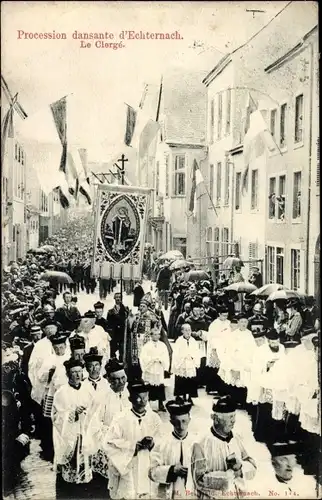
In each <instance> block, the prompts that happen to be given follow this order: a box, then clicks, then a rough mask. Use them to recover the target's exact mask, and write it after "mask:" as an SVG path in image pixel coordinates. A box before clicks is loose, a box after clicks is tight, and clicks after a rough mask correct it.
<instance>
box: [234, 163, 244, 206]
mask: <svg viewBox="0 0 322 500" xmlns="http://www.w3.org/2000/svg"><path fill="white" fill-rule="evenodd" d="M241 180H242V173H241V172H236V184H235V210H240V209H241Z"/></svg>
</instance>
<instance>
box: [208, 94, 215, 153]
mask: <svg viewBox="0 0 322 500" xmlns="http://www.w3.org/2000/svg"><path fill="white" fill-rule="evenodd" d="M214 133H215V101H214V99H211V101H210V137H209V139H210V142H211V143H213V142H214Z"/></svg>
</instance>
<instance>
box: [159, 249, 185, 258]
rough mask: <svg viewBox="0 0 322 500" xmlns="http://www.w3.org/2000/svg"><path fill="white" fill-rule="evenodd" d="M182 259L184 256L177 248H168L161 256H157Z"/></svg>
mask: <svg viewBox="0 0 322 500" xmlns="http://www.w3.org/2000/svg"><path fill="white" fill-rule="evenodd" d="M179 259H181V260H183V259H184V257H183V255H182V253H181V252H179V250H169V252H167V253H164V254H163V255H161V257H159V260H179Z"/></svg>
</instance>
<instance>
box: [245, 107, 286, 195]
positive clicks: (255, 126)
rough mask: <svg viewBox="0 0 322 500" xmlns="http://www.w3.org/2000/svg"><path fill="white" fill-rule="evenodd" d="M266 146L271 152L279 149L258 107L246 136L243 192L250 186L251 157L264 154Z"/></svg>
mask: <svg viewBox="0 0 322 500" xmlns="http://www.w3.org/2000/svg"><path fill="white" fill-rule="evenodd" d="M265 148H267V149H268V151H270V152H274V151H276V149H277V144H276V141H275V139H274V137H273V136H272V134H271V132H270V131H269V129H268V125H267V123H266V122H265V120H264V117H263V114H262V111H261V110H259V109H257V110H256V111H254V112H253V113H252V114H251V115H250V124H249V129H248V131H247V133H246V135H245V138H244V150H243V156H244V165H245V167H244V172H243V176H242V192H244V193H245V192H246V191H247V188H248V177H249V164H250V161H251V157H254V158H258V157H260V156H261V155H262V154H264V151H265Z"/></svg>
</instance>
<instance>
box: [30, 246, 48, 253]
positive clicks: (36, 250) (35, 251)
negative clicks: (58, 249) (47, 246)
mask: <svg viewBox="0 0 322 500" xmlns="http://www.w3.org/2000/svg"><path fill="white" fill-rule="evenodd" d="M33 253H39V254H46V253H47V250H44V249H43V248H41V247H40V248H35V250H33Z"/></svg>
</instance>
